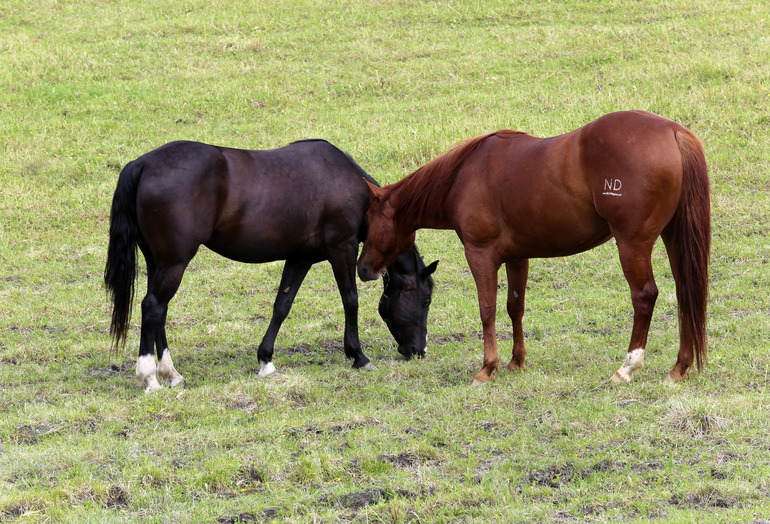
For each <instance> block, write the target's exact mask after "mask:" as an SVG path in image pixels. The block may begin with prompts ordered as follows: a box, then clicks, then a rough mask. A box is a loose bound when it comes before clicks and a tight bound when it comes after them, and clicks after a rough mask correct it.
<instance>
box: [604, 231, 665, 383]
mask: <svg viewBox="0 0 770 524" xmlns="http://www.w3.org/2000/svg"><path fill="white" fill-rule="evenodd" d="M618 251H619V253H620V264H621V266H622V267H623V274H624V275H625V277H626V281H627V282H628V285H629V287H630V289H631V302H632V304H633V307H634V326H633V329H632V331H631V341H630V343H629V346H628V353H627V354H626V359H625V361H624V362H623V365H622V366H621V367H620V368H619V369H618V370H617V371H616V372H615V374H614V375H613V376H612V380H613V381H614V382H626V383H628V382H630V381H631V379H632V378H633V375H634V373H635V372H636V371H638V370H639V369H641V368H642V364H643V363H644V351H645V348H646V347H647V335H648V333H649V330H650V320H651V319H652V312H653V310H654V308H655V302H656V300H657V298H658V287H657V285H656V284H655V279H654V277H653V273H652V263H651V256H652V245H651V244H647V243H643V244H640V243H634V242H622V241H620V240H618Z"/></svg>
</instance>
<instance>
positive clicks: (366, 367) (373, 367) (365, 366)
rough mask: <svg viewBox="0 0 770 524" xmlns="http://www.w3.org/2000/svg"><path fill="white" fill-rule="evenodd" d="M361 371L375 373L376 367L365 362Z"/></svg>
mask: <svg viewBox="0 0 770 524" xmlns="http://www.w3.org/2000/svg"><path fill="white" fill-rule="evenodd" d="M361 369H365V370H366V371H376V370H377V366H375V365H374V364H372V363H371V362H367V363H366V364H364V365H363V366H362V367H361Z"/></svg>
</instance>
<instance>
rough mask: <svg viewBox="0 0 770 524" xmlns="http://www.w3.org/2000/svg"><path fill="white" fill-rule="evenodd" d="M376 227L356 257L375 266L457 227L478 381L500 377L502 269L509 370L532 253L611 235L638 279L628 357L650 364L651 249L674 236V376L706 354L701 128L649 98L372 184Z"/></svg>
mask: <svg viewBox="0 0 770 524" xmlns="http://www.w3.org/2000/svg"><path fill="white" fill-rule="evenodd" d="M370 192H371V204H370V206H369V209H368V211H367V217H368V220H369V231H368V234H367V237H366V241H365V242H364V248H363V250H362V251H361V256H360V257H359V260H358V274H359V276H360V277H361V279H362V280H370V279H374V278H376V277H377V275H379V273H380V271H382V270H383V268H385V266H386V265H387V264H389V263H390V262H391V261H392V260H393V259H394V258H395V257H396V256H398V255H399V254H400V253H403V252H404V251H406V250H408V249H409V248H410V247H411V246H412V244H413V243H414V237H415V231H416V230H417V229H420V228H434V229H453V230H455V231H456V232H457V235H458V236H459V237H460V240H461V241H462V243H463V246H464V249H465V257H466V259H467V261H468V265H469V267H470V270H471V273H472V274H473V278H474V280H475V282H476V288H477V291H478V300H479V310H480V315H481V322H482V326H483V337H484V364H483V367H482V368H481V370H480V371H479V372H478V374H477V375H476V376H475V378H474V383H480V382H486V381H488V380H491V379H493V378H494V377H495V375H496V373H497V369H498V361H499V358H498V351H497V339H496V333H495V316H496V296H497V273H498V269H499V268H500V266H501V265H502V264H505V266H506V273H507V277H508V301H507V309H508V314H509V316H510V317H511V321H512V323H513V355H512V358H511V361H510V362H509V363H508V369H510V370H515V369H521V368H524V367H525V363H524V357H525V355H526V353H527V352H526V348H525V346H524V332H523V328H522V317H523V315H524V294H525V290H526V285H527V275H528V270H529V259H530V258H539V257H556V256H566V255H572V254H575V253H580V252H582V251H586V250H588V249H591V248H593V247H596V246H598V245H599V244H602V243H604V242H606V241H607V240H609V239H610V238H612V237H614V238H615V240H616V242H617V246H618V252H619V255H620V263H621V266H622V268H623V274H624V275H625V278H626V281H627V282H628V285H629V287H630V290H631V302H632V304H633V308H634V324H633V329H632V332H631V340H630V344H629V347H628V352H627V354H626V359H625V361H624V363H623V365H622V366H621V367H620V369H618V371H617V372H616V373H615V374H614V375H613V377H612V379H613V380H614V381H616V382H621V381H622V382H629V381H630V380H631V378H632V376H633V374H634V372H635V371H637V370H638V369H640V368H641V367H642V362H643V360H644V351H645V348H646V345H647V334H648V331H649V327H650V319H651V318H652V311H653V308H654V306H655V301H656V298H657V296H658V288H657V286H656V284H655V280H654V278H653V273H652V264H651V254H652V248H653V244H654V243H655V241H656V240H657V238H658V237H659V236H661V237H662V238H663V242H664V244H665V246H666V251H667V253H668V257H669V262H670V264H671V269H672V272H673V276H674V281H675V283H676V294H677V301H678V303H679V334H680V344H679V355H678V357H677V361H676V364H675V365H674V367H673V368H672V369H671V371H670V373H669V377H670V378H672V379H674V380H677V381H678V380H684V379H686V378H687V377H688V369H689V368H690V367H692V365H693V359H695V361H696V363H697V367H698V369H699V370H700V369H701V368H702V365H703V363H704V362H705V358H706V302H707V298H708V266H709V252H710V243H711V226H710V194H709V181H708V170H707V167H706V159H705V156H704V152H703V146H702V145H701V143H700V140H699V139H698V138H697V137H696V136H695V135H694V134H693V133H691V132H690V131H688V130H687V129H685V128H684V127H682V126H681V125H679V124H677V123H675V122H672V121H671V120H668V119H665V118H663V117H660V116H657V115H654V114H652V113H647V112H644V111H623V112H617V113H611V114H608V115H605V116H603V117H601V118H599V119H597V120H595V121H593V122H591V123H589V124H587V125H585V126H583V127H581V128H579V129H576V130H574V131H572V132H569V133H566V134H564V135H561V136H557V137H553V138H535V137H532V136H529V135H527V134H524V133H519V132H515V131H510V130H502V131H497V132H495V133H489V134H486V135H483V136H479V137H476V138H473V139H471V140H469V141H468V142H466V143H464V144H462V145H460V146H458V147H456V148H454V149H452V150H450V151H449V152H447V153H445V154H443V155H441V156H439V157H438V158H436V159H434V160H433V161H431V162H429V163H428V164H426V165H424V166H422V167H421V168H420V169H418V170H417V171H415V172H414V173H412V174H411V175H409V176H407V177H405V178H404V179H402V180H401V181H399V182H396V183H395V184H392V185H390V186H386V187H384V188H377V187H375V186H370Z"/></svg>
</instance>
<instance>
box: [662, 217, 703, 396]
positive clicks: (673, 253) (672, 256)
mask: <svg viewBox="0 0 770 524" xmlns="http://www.w3.org/2000/svg"><path fill="white" fill-rule="evenodd" d="M662 237H663V243H664V245H665V246H666V252H667V253H668V261H669V264H670V265H671V272H672V274H673V275H674V280H675V281H676V286H677V298H679V291H680V289H681V288H682V287H683V282H679V281H678V280H679V271H678V269H679V265H680V260H679V250H678V249H677V246H676V245H675V242H676V240H675V238H674V236H673V235H672V234H671V232H670V231H669V230H668V229H664V230H663V235H662ZM680 308H681V305H680ZM689 335H690V332H689V331H688V330H687V329H686V328H685V323H684V321H683V320H682V318H680V319H679V353H678V355H677V359H676V364H674V367H673V368H671V371H669V373H668V378H670V379H671V380H674V381H676V382H681V381H683V380H687V379H689V378H690V377H689V375H688V373H687V371H688V370H689V369H690V368H691V367H692V365H693V361H694V359H695V354H694V352H693V344H692V339H691V337H690V336H689Z"/></svg>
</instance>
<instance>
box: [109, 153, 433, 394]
mask: <svg viewBox="0 0 770 524" xmlns="http://www.w3.org/2000/svg"><path fill="white" fill-rule="evenodd" d="M364 180H366V181H367V183H370V184H373V185H376V182H375V181H374V179H373V178H371V177H370V176H369V175H368V174H366V172H365V171H364V170H363V169H361V167H359V166H358V164H356V163H355V162H354V161H353V159H352V158H350V156H348V155H347V154H345V153H343V152H342V151H340V150H339V149H337V148H336V147H334V146H333V145H331V144H329V143H328V142H326V141H323V140H306V141H300V142H295V143H293V144H290V145H288V146H286V147H283V148H280V149H275V150H270V151H246V150H238V149H230V148H225V147H215V146H211V145H206V144H201V143H197V142H172V143H169V144H166V145H164V146H162V147H160V148H158V149H156V150H154V151H151V152H149V153H146V154H145V155H143V156H141V157H139V158H138V159H136V160H134V161H132V162H129V163H128V164H127V165H126V166H125V168H124V169H123V170H122V172H121V173H120V178H119V180H118V185H117V188H116V190H115V195H114V197H113V200H112V211H111V215H110V242H109V248H108V254H107V263H106V266H105V270H104V281H105V284H106V286H107V290H108V292H109V293H110V295H111V299H112V301H113V303H114V306H113V312H112V323H111V326H110V334H111V335H112V337H113V339H114V343H115V344H116V345H119V344H125V342H126V338H127V335H128V328H129V320H130V316H131V308H132V302H133V294H134V282H135V280H136V275H137V263H136V248H137V246H138V247H139V249H141V251H142V253H143V254H144V258H145V261H146V262H147V294H146V295H145V297H144V299H143V300H142V327H141V339H140V344H139V358H138V359H137V363H136V376H137V380H138V381H139V383H140V385H142V386H143V387H144V388H145V391H151V390H153V389H157V388H160V387H161V386H160V384H159V383H158V380H157V379H156V376H155V375H156V371H157V374H158V376H159V377H160V378H161V380H163V381H165V382H166V383H167V384H168V385H170V386H172V387H173V386H177V385H179V384H183V383H184V379H183V378H182V375H180V374H179V372H178V371H176V369H175V368H174V364H173V362H172V360H171V353H170V351H169V350H168V342H167V340H166V330H165V324H166V313H167V311H168V303H169V301H170V300H171V298H172V297H173V296H174V294H175V293H176V291H177V289H178V288H179V284H180V283H181V281H182V275H183V273H184V271H185V268H186V267H187V265H188V264H189V262H190V261H191V260H192V258H193V257H194V256H195V253H196V252H197V251H198V248H199V247H200V246H201V245H204V246H206V247H208V248H209V249H211V250H212V251H214V252H216V253H219V254H220V255H222V256H224V257H227V258H230V259H233V260H237V261H240V262H249V263H259V262H269V261H274V260H285V261H286V265H285V266H284V268H283V274H282V276H281V283H280V286H279V288H278V295H277V297H276V299H275V305H274V307H273V316H272V318H271V319H270V324H269V326H268V328H267V332H266V333H265V336H264V338H263V339H262V342H261V343H260V345H259V349H258V352H257V356H258V358H259V363H260V371H259V374H260V375H262V376H267V375H269V374H271V373H274V372H275V366H274V365H273V362H272V359H273V345H274V342H275V338H276V335H277V334H278V330H279V328H280V327H281V323H282V322H283V321H284V319H285V318H286V316H287V315H288V314H289V309H290V308H291V305H292V302H293V301H294V297H295V296H296V295H297V291H298V290H299V287H300V285H301V284H302V281H303V279H304V278H305V276H306V275H307V272H308V271H309V270H310V267H311V266H312V265H313V264H315V263H316V262H320V261H323V260H328V261H329V262H330V263H331V267H332V271H333V272H334V277H335V279H336V281H337V286H338V287H339V290H340V294H341V296H342V305H343V308H344V310H345V333H344V349H345V355H346V356H347V357H348V358H350V359H352V360H353V367H354V368H370V367H371V363H370V361H369V359H368V358H367V357H366V355H364V353H363V352H362V351H361V344H360V342H359V339H358V292H357V288H356V278H355V275H356V273H355V262H356V255H357V254H358V245H359V243H360V242H362V241H363V239H364V237H365V235H366V222H365V212H366V206H368V205H369V192H368V189H367V187H366V184H365V183H364ZM435 269H436V263H434V264H431V265H430V266H428V267H425V264H424V263H423V261H422V258H421V257H420V256H419V253H418V252H417V249H412V250H410V251H408V252H405V254H404V255H403V256H401V257H399V258H398V259H396V260H395V262H394V263H393V264H392V265H391V268H390V269H389V270H388V274H389V275H390V278H389V284H388V285H387V286H386V289H385V292H384V294H383V298H382V301H381V306H380V311H381V312H383V313H384V320H385V322H386V323H387V325H388V328H389V329H390V331H391V333H392V334H393V336H394V338H395V339H396V341H397V343H398V351H399V352H400V353H401V354H403V355H404V356H406V357H407V358H409V357H411V356H412V355H417V356H423V355H424V354H425V350H426V346H427V327H426V322H427V315H428V306H429V304H430V298H431V294H432V289H433V279H432V278H431V276H430V275H431V273H433V271H435ZM391 302H393V303H397V304H398V311H397V312H394V311H393V308H391V307H389V306H388V304H390V303H391ZM383 303H384V304H385V306H383V305H382V304H383ZM153 348H156V349H157V355H158V365H157V368H156V364H155V359H154V357H153Z"/></svg>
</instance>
